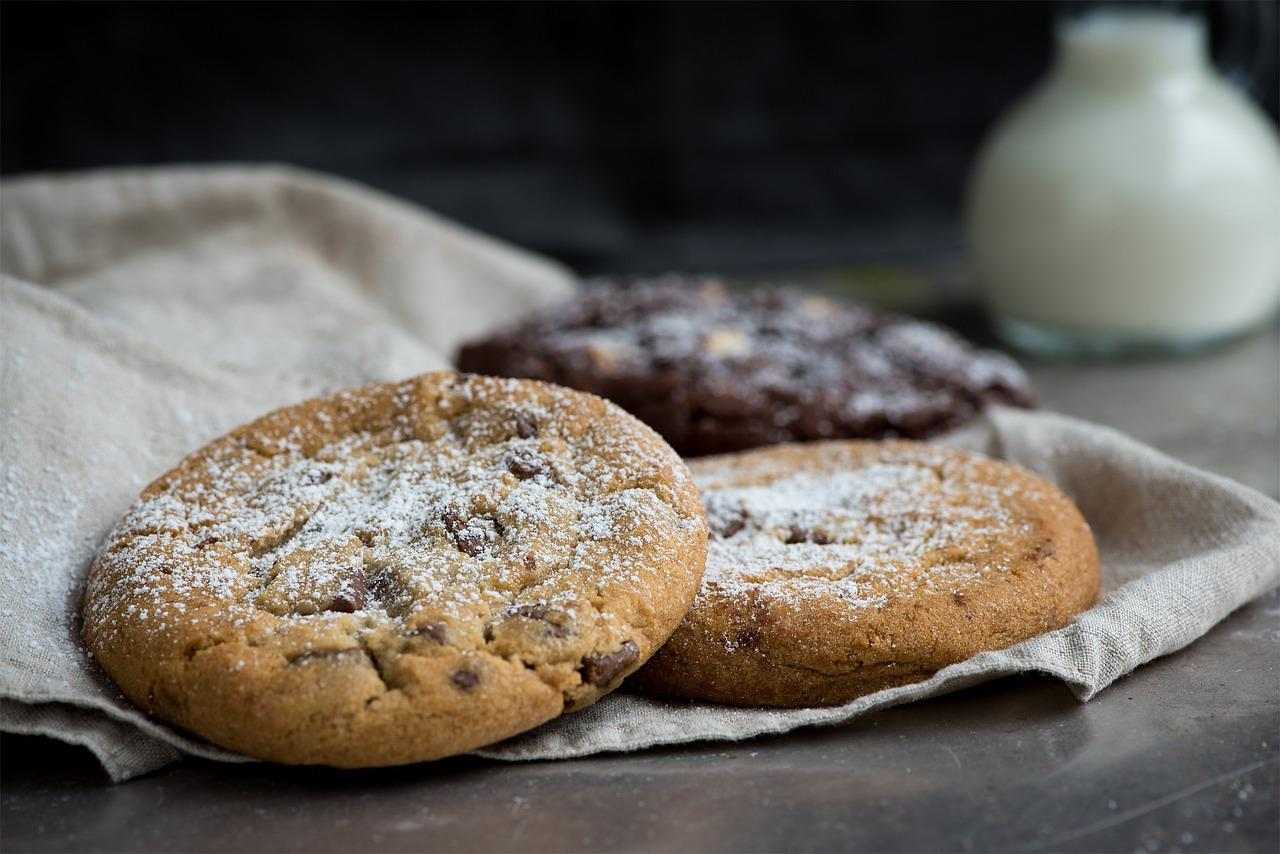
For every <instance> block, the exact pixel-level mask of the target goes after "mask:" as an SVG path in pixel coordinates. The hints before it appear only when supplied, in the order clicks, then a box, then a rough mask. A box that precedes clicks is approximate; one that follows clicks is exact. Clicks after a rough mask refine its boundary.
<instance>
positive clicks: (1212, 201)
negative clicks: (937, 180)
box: [967, 10, 1280, 355]
mask: <svg viewBox="0 0 1280 854" xmlns="http://www.w3.org/2000/svg"><path fill="white" fill-rule="evenodd" d="M967 219H968V223H967V225H968V231H969V237H970V242H971V245H972V248H973V252H974V259H975V262H976V265H977V268H978V273H979V277H980V283H981V287H982V288H983V291H984V294H985V297H986V299H987V302H988V305H989V307H990V309H991V310H992V313H993V315H994V317H995V320H996V323H997V324H998V326H999V329H1000V331H1001V333H1002V335H1004V337H1005V338H1006V339H1008V340H1009V341H1010V342H1011V343H1013V344H1014V345H1017V346H1020V347H1023V348H1024V349H1030V350H1033V351H1039V352H1044V353H1051V354H1093V355H1099V354H1109V353H1123V352H1130V351H1134V350H1157V351H1169V350H1182V349H1190V348H1194V347H1198V346H1201V345H1204V344H1208V343H1212V342H1215V341H1218V340H1222V339H1224V338H1227V337H1229V336H1231V335H1233V334H1235V333H1237V332H1241V331H1243V330H1245V329H1248V328H1249V327H1251V326H1255V325H1257V324H1258V323H1260V322H1262V321H1264V320H1265V319H1266V318H1267V317H1268V316H1269V315H1270V314H1271V313H1272V312H1273V310H1274V308H1275V306H1276V303H1277V300H1278V298H1280V143H1278V142H1277V138H1276V132H1275V128H1274V126H1273V125H1272V124H1271V122H1270V120H1269V119H1268V118H1267V117H1266V116H1265V115H1264V114H1263V113H1262V112H1261V111H1260V110H1259V109H1257V108H1256V107H1255V106H1254V105H1253V104H1252V103H1251V102H1249V101H1248V100H1247V99H1246V98H1245V97H1244V96H1243V95H1242V94H1240V93H1239V92H1237V91H1236V90H1235V89H1234V88H1232V86H1230V85H1229V84H1228V83H1227V82H1226V81H1225V80H1224V79H1223V78H1222V77H1220V76H1219V75H1218V74H1217V72H1216V71H1215V70H1214V69H1213V67H1212V65H1211V64H1210V63H1209V60H1208V56H1207V49H1206V44H1205V27H1204V23H1203V21H1202V20H1200V19H1198V18H1189V17H1183V16H1178V15H1173V14H1168V13H1160V12H1153V11H1136V10H1135V11H1129V10H1120V11H1099V12H1093V13H1091V14H1089V15H1087V16H1085V17H1082V18H1078V19H1076V20H1073V21H1068V22H1066V23H1064V24H1063V25H1062V26H1061V27H1060V29H1059V32H1058V55H1057V61H1056V63H1055V64H1054V66H1053V68H1052V70H1051V71H1050V73H1049V74H1048V76H1047V78H1046V79H1045V80H1044V81H1042V82H1041V83H1040V84H1039V86H1038V87H1037V88H1036V89H1035V90H1034V91H1033V92H1032V93H1031V94H1030V95H1029V96H1028V97H1027V99H1026V100H1025V101H1023V102H1022V103H1021V104H1018V105H1017V106H1016V107H1015V108H1014V109H1013V110H1012V111H1011V112H1010V113H1009V114H1008V115H1007V116H1005V117H1004V118H1003V119H1002V120H1001V122H1000V123H999V124H998V126H997V127H996V129H995V131H994V132H993V133H992V134H991V136H990V138H989V139H988V140H987V141H986V143H985V145H984V147H983V150H982V152H981V154H980V156H979V159H978V163H977V166H976V167H975V170H974V174H973V176H972V180H971V184H970V191H969V200H968V211H967Z"/></svg>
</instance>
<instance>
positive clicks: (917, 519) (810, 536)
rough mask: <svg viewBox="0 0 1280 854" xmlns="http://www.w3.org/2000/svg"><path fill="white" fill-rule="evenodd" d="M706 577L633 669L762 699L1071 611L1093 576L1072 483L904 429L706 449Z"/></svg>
mask: <svg viewBox="0 0 1280 854" xmlns="http://www.w3.org/2000/svg"><path fill="white" fill-rule="evenodd" d="M691 469H692V471H693V473H694V479H695V481H696V482H697V483H698V485H699V486H700V487H701V489H702V496H703V502H704V504H705V506H706V510H707V522H708V526H709V528H710V531H711V542H710V546H709V549H708V553H707V568H706V574H705V576H704V580H703V584H702V589H701V591H700V592H699V593H698V596H697V598H696V599H695V600H694V604H693V608H692V609H691V610H690V612H689V615H688V616H687V617H686V618H685V620H684V622H683V623H682V624H681V625H680V628H678V629H677V630H676V631H675V633H674V634H673V635H672V636H671V640H670V641H669V642H668V643H667V645H666V646H664V647H663V648H662V650H660V651H659V653H658V654H657V655H656V656H654V658H653V659H652V660H651V661H650V662H649V664H648V665H646V666H645V668H644V669H642V670H641V671H640V672H639V673H638V674H636V676H635V677H633V679H632V680H631V682H630V683H629V684H638V685H640V686H642V687H643V688H645V689H647V690H648V691H650V692H653V693H657V694H661V695H666V696H672V697H684V698H692V699H699V700H710V701H713V702H718V703H732V704H737V705H751V706H757V705H758V706H813V705H830V704H836V703H842V702H845V701H848V700H851V699H853V698H854V697H857V696H859V695H862V694H868V693H871V692H873V691H878V690H880V689H882V688H887V687H890V686H893V685H901V684H905V683H908V682H916V681H920V680H923V679H925V678H927V677H928V676H929V675H931V674H932V673H933V672H934V671H936V670H938V669H940V668H942V667H945V666H947V665H948V664H953V663H955V662H958V661H963V660H964V659H966V658H969V657H970V656H972V655H974V654H976V653H978V652H981V651H983V650H989V649H1000V648H1003V647H1007V646H1010V645H1012V644H1015V643H1017V642H1019V641H1021V640H1024V639H1026V638H1029V637H1032V636H1034V635H1037V634H1040V633H1041V632H1045V631H1048V630H1050V629H1054V628H1058V627H1060V626H1062V625H1064V624H1066V623H1067V622H1068V621H1070V620H1071V619H1072V617H1073V616H1074V615H1075V614H1078V613H1079V612H1081V611H1083V610H1084V609H1085V608H1087V607H1088V606H1089V605H1090V604H1091V603H1092V602H1093V601H1094V599H1095V597H1096V596H1097V593H1098V585H1099V575H1098V553H1097V548H1096V547H1095V545H1094V542H1093V537H1092V534H1091V533H1090V531H1089V527H1088V525H1087V524H1086V523H1085V521H1084V519H1083V518H1082V517H1081V515H1080V513H1079V511H1078V510H1077V509H1076V507H1075V505H1074V504H1072V502H1071V500H1070V499H1069V498H1067V497H1066V496H1065V495H1063V494H1062V493H1061V492H1059V491H1058V490H1057V489H1055V488H1054V487H1053V486H1051V485H1049V484H1048V483H1045V482H1044V481H1042V480H1040V479H1039V478H1037V477H1035V476H1033V475H1032V474H1030V473H1028V472H1026V471H1024V470H1022V469H1020V468H1017V467H1015V466H1012V465H1007V464H1005V463H1000V462H996V461H993V460H989V459H985V458H982V457H979V456H976V455H973V454H969V453H965V452H961V451H957V450H950V449H946V448H941V447H935V446H930V445H924V444H919V443H914V442H905V441H888V442H879V443H877V442H820V443H813V444H810V445H781V446H777V447H774V448H767V449H762V450H757V451H748V452H745V453H741V454H730V455H726V456H721V457H711V458H707V459H704V460H698V461H695V462H694V463H693V464H692V465H691Z"/></svg>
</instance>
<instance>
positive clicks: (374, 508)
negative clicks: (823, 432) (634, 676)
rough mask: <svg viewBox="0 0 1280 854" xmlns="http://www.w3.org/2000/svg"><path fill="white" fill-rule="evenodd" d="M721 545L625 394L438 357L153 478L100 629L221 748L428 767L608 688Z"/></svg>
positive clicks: (118, 663) (686, 597) (98, 638)
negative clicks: (623, 399) (611, 395)
mask: <svg viewBox="0 0 1280 854" xmlns="http://www.w3.org/2000/svg"><path fill="white" fill-rule="evenodd" d="M705 549H706V528H705V522H704V519H703V513H702V508H701V505H700V503H699V501H698V496H697V491H696V489H695V488H694V486H693V484H692V482H691V480H690V478H689V474H688V471H687V469H686V468H685V466H684V464H683V463H682V462H681V461H680V460H679V458H678V457H677V456H676V455H675V454H674V453H673V452H672V451H671V449H670V448H669V447H668V446H667V445H666V444H665V443H664V442H663V441H662V440H661V439H660V438H659V437H658V436H657V435H656V434H654V433H653V432H652V431H651V430H650V429H648V428H647V427H645V426H644V425H643V424H641V423H639V422H638V421H636V420H635V419H634V418H632V417H631V416H629V415H627V414H626V413H624V412H623V411H621V410H620V409H618V408H617V407H616V406H614V405H613V404H610V403H608V402H606V401H603V400H600V399H599V398H596V397H592V396H590V395H587V394H582V393H579V392H572V391H569V390H567V389H562V388H558V387H556V386H551V385H547V384H544V383H538V382H532V381H524V380H500V379H492V378H486V377H474V376H467V375H458V374H453V373H448V372H444V373H436V374H426V375H423V376H421V377H417V378H415V379H412V380H408V381H405V382H402V383H390V384H381V385H373V386H367V387H365V388H361V389H357V390H354V391H350V392H343V393H339V394H335V395H333V396H330V397H326V398H320V399H317V400H313V401H308V402H306V403H302V404H299V405H297V406H291V407H288V408H285V409H281V410H278V411H276V412H273V413H271V414H269V415H267V416H265V417H263V418H261V419H259V420H258V421H255V422H253V423H251V424H249V425H246V426H244V427H241V428H239V429H237V430H235V431H233V432H232V433H230V434H228V435H227V436H224V437H222V438H220V439H217V440H215V441H214V442H212V443H210V444H209V445H207V446H205V447H204V448H202V449H200V450H199V451H196V452H195V453H194V454H192V455H191V456H189V457H188V458H187V459H186V460H184V461H183V462H182V463H181V464H180V465H179V466H178V467H177V468H175V469H174V470H172V471H170V472H169V473H167V474H165V475H164V476H162V477H161V478H159V479H158V480H157V481H155V482H154V483H152V484H151V485H150V486H148V487H147V488H146V490H144V491H143V493H142V496H141V498H140V499H139V501H138V503H137V504H136V505H135V506H134V507H133V509H132V510H131V511H130V512H129V514H128V515H127V516H126V517H125V519H124V520H123V521H122V522H121V523H120V524H119V525H118V526H117V527H116V528H115V530H114V531H113V532H112V533H111V534H110V536H109V537H108V538H107V540H106V542H105V544H104V545H103V547H102V549H101V550H100V552H99V554H98V556H97V558H96V559H95V561H94V564H93V566H92V568H91V570H90V574H89V579H88V582H87V587H86V591H85V600H84V607H83V615H84V628H83V635H84V640H85V642H86V645H87V646H88V648H89V650H90V651H91V652H92V653H93V655H94V657H95V658H96V659H97V660H98V661H99V662H100V663H101V664H102V666H103V667H104V669H105V670H106V671H107V673H108V674H110V675H111V677H112V678H113V679H114V680H115V681H116V683H117V684H118V685H119V686H120V687H121V688H122V689H123V691H124V693H125V694H126V695H127V696H128V697H129V699H131V700H132V701H133V702H134V703H136V704H137V705H139V706H141V707H142V708H144V709H145V710H146V711H148V712H150V713H152V714H155V715H157V716H159V717H161V718H163V719H165V720H167V721H170V722H172V723H174V724H177V725H179V726H181V727H183V728H185V729H188V730H190V731H192V732H195V733H198V734H200V735H202V736H204V737H205V738H207V739H208V740H210V741H212V742H214V743H216V744H218V745H221V746H223V747H227V748H230V749H233V750H237V751H241V752H243V753H246V754H248V755H251V756H254V757H258V758H261V759H267V760H273V761H278V762H288V763H316V764H327V765H335V766H342V767H360V766H373V765H388V764H398V763H406V762H414V761H418V760H424V759H432V758H438V757H442V756H447V755H450V754H455V753H459V752H462V751H466V750H469V749H472V748H475V747H477V746H480V745H484V744H489V743H492V742H495V741H498V740H500V739H503V738H506V737H508V736H511V735H514V734H515V733H518V732H522V731H524V730H527V729H529V728H531V727H534V726H537V725H538V724H540V723H542V722H544V721H547V720H550V719H551V718H554V717H556V716H557V715H559V714H561V713H562V712H564V711H566V710H570V709H577V708H581V707H583V706H585V705H588V704H590V703H592V702H594V701H595V700H596V699H598V698H599V697H601V696H603V695H604V694H606V693H608V692H609V691H611V690H613V689H614V688H615V687H617V685H618V684H619V683H620V682H621V680H622V679H623V677H624V676H626V675H627V674H628V673H630V672H631V671H632V670H634V669H636V668H637V667H639V666H640V665H641V664H642V663H643V662H644V661H645V660H646V659H648V658H649V657H650V656H651V655H652V654H653V652H654V650H656V649H657V648H658V647H659V646H660V645H661V644H662V643H663V641H665V640H666V638H667V636H668V635H669V634H670V633H671V631H672V630H674V629H675V627H676V626H677V625H678V623H679V622H680V619H681V617H682V616H683V614H684V612H685V611H686V610H687V608H688V605H689V603H690V602H691V600H692V599H693V596H694V594H695V593H696V591H697V589H698V582H699V579H700V577H701V573H702V568H703V564H704V557H705Z"/></svg>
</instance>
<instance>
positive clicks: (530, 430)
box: [516, 412, 538, 439]
mask: <svg viewBox="0 0 1280 854" xmlns="http://www.w3.org/2000/svg"><path fill="white" fill-rule="evenodd" d="M516 435H517V436H519V437H520V438H521V439H532V438H533V437H534V436H536V435H538V422H537V420H535V419H534V417H533V416H532V415H530V414H529V413H527V412H517V413H516Z"/></svg>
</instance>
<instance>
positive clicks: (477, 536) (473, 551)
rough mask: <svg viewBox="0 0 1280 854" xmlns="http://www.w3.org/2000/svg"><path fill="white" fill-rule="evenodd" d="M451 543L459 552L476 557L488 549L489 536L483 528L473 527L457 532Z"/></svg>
mask: <svg viewBox="0 0 1280 854" xmlns="http://www.w3.org/2000/svg"><path fill="white" fill-rule="evenodd" d="M453 541H454V543H456V544H457V546H458V549H459V550H460V551H462V552H464V553H466V554H469V555H471V556H472V557H476V556H477V555H479V554H480V553H481V552H483V551H484V550H485V549H486V548H487V547H488V545H489V535H488V533H487V532H486V531H485V530H484V529H483V528H479V527H474V526H473V527H468V528H463V529H462V530H461V531H458V532H457V533H456V534H454V535H453Z"/></svg>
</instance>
